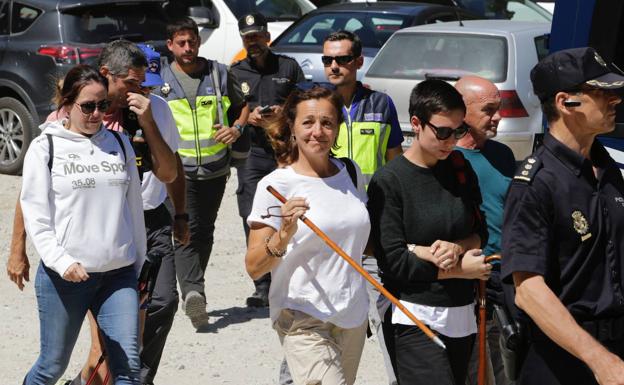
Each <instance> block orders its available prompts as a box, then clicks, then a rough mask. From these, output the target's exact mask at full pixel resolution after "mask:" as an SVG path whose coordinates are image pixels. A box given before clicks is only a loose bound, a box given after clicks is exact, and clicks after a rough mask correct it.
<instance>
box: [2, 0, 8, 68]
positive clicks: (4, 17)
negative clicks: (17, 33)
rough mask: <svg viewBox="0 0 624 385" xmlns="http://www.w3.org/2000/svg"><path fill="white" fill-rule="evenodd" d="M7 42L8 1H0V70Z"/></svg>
mask: <svg viewBox="0 0 624 385" xmlns="http://www.w3.org/2000/svg"><path fill="white" fill-rule="evenodd" d="M8 40H9V0H0V68H1V67H2V61H3V58H4V52H5V51H6V46H7V41H8Z"/></svg>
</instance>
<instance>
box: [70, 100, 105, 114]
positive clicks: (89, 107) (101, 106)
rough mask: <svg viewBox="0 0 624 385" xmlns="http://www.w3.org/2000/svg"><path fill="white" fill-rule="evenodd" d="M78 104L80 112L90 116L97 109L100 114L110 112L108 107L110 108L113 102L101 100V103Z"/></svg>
mask: <svg viewBox="0 0 624 385" xmlns="http://www.w3.org/2000/svg"><path fill="white" fill-rule="evenodd" d="M76 104H78V106H79V107H80V111H82V113H83V114H85V115H89V114H92V113H94V112H95V109H96V108H97V109H98V111H100V112H106V110H108V107H110V104H111V102H110V101H108V100H100V101H99V102H97V103H96V102H85V103H80V104H79V103H76Z"/></svg>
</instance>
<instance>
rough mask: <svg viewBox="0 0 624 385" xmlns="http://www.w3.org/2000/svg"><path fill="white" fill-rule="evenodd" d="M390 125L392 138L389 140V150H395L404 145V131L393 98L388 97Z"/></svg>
mask: <svg viewBox="0 0 624 385" xmlns="http://www.w3.org/2000/svg"><path fill="white" fill-rule="evenodd" d="M388 111H389V112H388V122H387V123H388V124H390V137H389V138H388V148H395V147H398V146H400V145H401V143H403V131H402V130H401V125H400V124H399V116H398V114H397V110H396V107H395V106H394V102H393V101H392V98H391V97H390V96H388Z"/></svg>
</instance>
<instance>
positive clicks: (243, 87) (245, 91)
mask: <svg viewBox="0 0 624 385" xmlns="http://www.w3.org/2000/svg"><path fill="white" fill-rule="evenodd" d="M241 91H243V94H245V95H249V83H247V82H242V83H241Z"/></svg>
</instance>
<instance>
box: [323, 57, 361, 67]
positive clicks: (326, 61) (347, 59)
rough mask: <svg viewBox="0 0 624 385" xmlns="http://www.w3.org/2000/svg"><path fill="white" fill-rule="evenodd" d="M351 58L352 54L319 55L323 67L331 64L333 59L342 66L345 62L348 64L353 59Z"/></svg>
mask: <svg viewBox="0 0 624 385" xmlns="http://www.w3.org/2000/svg"><path fill="white" fill-rule="evenodd" d="M353 59H355V58H354V57H353V55H342V56H325V55H323V56H321V61H322V62H323V65H324V66H325V67H329V66H330V65H332V63H333V62H334V60H335V61H336V64H338V65H339V66H343V65H345V64H349V63H351V62H352V61H353Z"/></svg>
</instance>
